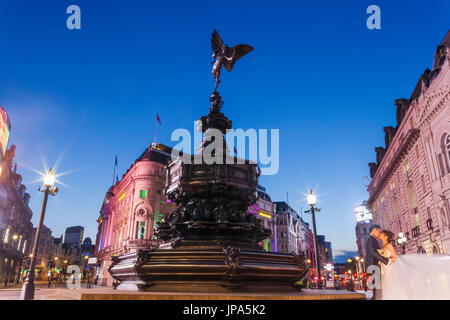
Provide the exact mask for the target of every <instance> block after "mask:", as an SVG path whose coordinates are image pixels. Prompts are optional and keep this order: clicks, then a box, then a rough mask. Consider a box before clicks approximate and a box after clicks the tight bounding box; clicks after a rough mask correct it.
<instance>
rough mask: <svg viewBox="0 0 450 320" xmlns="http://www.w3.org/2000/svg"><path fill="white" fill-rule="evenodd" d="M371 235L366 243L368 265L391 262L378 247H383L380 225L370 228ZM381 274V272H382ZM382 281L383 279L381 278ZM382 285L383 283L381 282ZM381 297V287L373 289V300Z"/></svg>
mask: <svg viewBox="0 0 450 320" xmlns="http://www.w3.org/2000/svg"><path fill="white" fill-rule="evenodd" d="M369 232H370V237H369V239H368V240H367V243H366V252H367V266H371V265H375V266H379V263H380V262H382V263H384V264H388V263H389V259H388V258H386V257H383V256H382V255H381V254H380V253H379V252H378V249H381V247H380V243H379V242H378V240H379V238H380V235H381V227H380V226H379V225H376V224H374V225H372V226H370V228H369ZM380 276H381V273H380ZM380 282H381V279H380ZM380 285H381V283H380ZM380 299H381V289H376V288H374V289H373V296H372V300H380Z"/></svg>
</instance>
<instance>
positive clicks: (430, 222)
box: [427, 218, 433, 230]
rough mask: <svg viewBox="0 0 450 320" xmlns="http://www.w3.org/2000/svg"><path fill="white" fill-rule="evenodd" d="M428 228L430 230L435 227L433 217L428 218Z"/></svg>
mask: <svg viewBox="0 0 450 320" xmlns="http://www.w3.org/2000/svg"><path fill="white" fill-rule="evenodd" d="M427 228H428V230H431V229H433V219H431V218H430V219H428V220H427Z"/></svg>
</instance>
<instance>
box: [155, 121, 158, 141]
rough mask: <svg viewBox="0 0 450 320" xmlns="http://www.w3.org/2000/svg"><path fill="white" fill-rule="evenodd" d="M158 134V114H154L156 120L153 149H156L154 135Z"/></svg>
mask: <svg viewBox="0 0 450 320" xmlns="http://www.w3.org/2000/svg"><path fill="white" fill-rule="evenodd" d="M157 132H158V114H156V120H155V148H156V134H157Z"/></svg>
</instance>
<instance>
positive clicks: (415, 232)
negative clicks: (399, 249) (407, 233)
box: [411, 226, 420, 238]
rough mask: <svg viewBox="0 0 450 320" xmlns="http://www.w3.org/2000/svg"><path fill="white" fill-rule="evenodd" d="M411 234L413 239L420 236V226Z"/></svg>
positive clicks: (412, 230)
mask: <svg viewBox="0 0 450 320" xmlns="http://www.w3.org/2000/svg"><path fill="white" fill-rule="evenodd" d="M411 233H412V236H413V238H415V237H418V236H419V234H420V226H417V227H414V228H412V229H411Z"/></svg>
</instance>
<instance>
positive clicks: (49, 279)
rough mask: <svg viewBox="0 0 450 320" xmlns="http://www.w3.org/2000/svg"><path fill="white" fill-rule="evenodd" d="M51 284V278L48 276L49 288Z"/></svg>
mask: <svg viewBox="0 0 450 320" xmlns="http://www.w3.org/2000/svg"><path fill="white" fill-rule="evenodd" d="M51 285H52V278H51V277H50V276H48V287H49V288H50V286H51Z"/></svg>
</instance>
